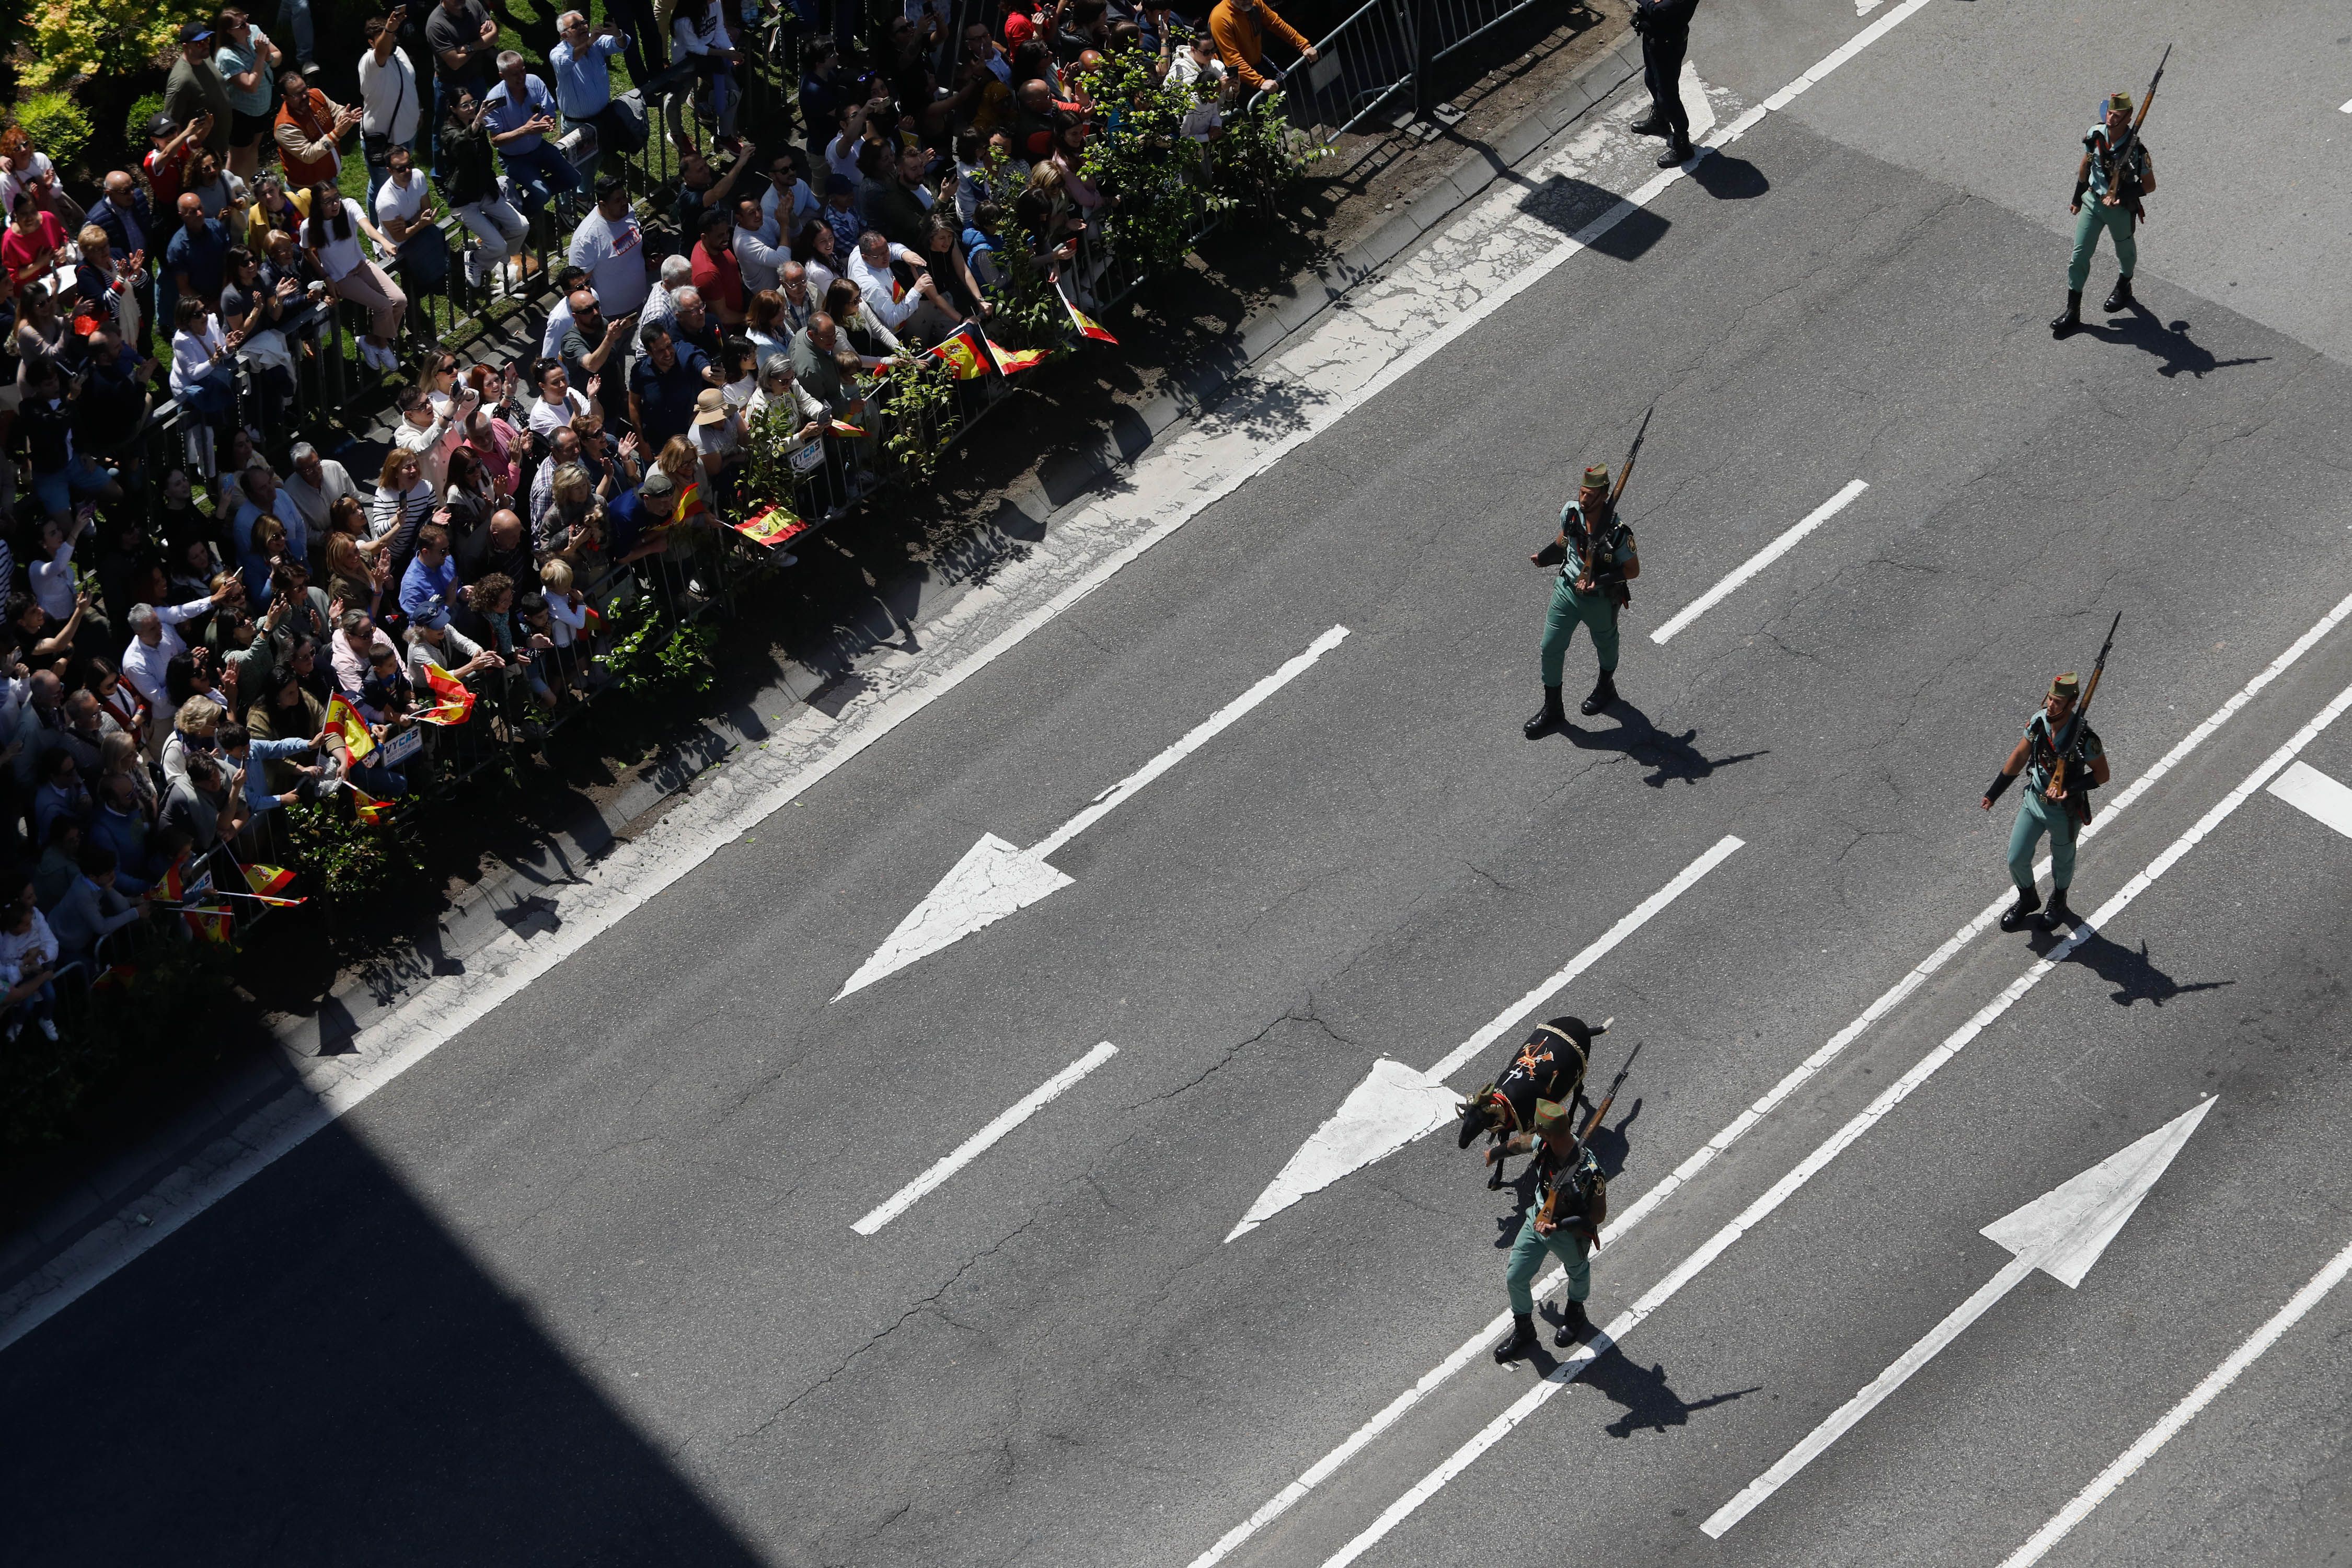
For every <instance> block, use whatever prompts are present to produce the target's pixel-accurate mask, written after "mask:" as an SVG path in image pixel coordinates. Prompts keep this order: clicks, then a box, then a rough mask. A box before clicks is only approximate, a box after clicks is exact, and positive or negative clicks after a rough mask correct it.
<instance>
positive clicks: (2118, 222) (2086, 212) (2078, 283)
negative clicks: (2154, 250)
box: [2066, 191, 2139, 294]
mask: <svg viewBox="0 0 2352 1568" xmlns="http://www.w3.org/2000/svg"><path fill="white" fill-rule="evenodd" d="M2103 228H2104V229H2105V230H2106V231H2107V232H2108V233H2109V234H2112V235H2114V236H2115V237H2116V271H2118V272H2120V273H2122V274H2123V275H2124V276H2125V277H2126V278H2128V277H2130V276H2131V275H2132V273H2133V271H2134V269H2136V268H2137V267H2138V265H2139V242H2138V241H2137V240H2136V239H2134V238H2133V237H2132V210H2131V208H2129V207H2111V206H2109V205H2107V204H2106V203H2105V202H2103V201H2101V200H2100V199H2099V198H2098V197H2097V196H2095V195H2092V194H2091V193H2090V192H2088V191H2084V193H2083V210H2082V212H2081V213H2079V214H2077V215H2076V216H2075V218H2074V260H2073V261H2072V262H2070V263H2068V264H2067V268H2066V287H2067V288H2069V289H2073V290H2074V292H2075V293H2077V294H2079V293H2081V292H2082V291H2083V283H2084V279H2088V278H2089V277H2090V276H2091V253H2092V252H2093V251H2095V250H2096V249H2098V248H2099V231H2100V230H2101V229H2103Z"/></svg>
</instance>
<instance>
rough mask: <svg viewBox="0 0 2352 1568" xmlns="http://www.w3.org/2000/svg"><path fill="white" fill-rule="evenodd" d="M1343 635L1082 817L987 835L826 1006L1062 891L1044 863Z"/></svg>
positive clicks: (1337, 629)
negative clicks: (1021, 836) (1049, 828)
mask: <svg viewBox="0 0 2352 1568" xmlns="http://www.w3.org/2000/svg"><path fill="white" fill-rule="evenodd" d="M1347 636H1348V628H1347V627H1345V626H1333V627H1332V628H1331V629H1330V630H1329V631H1328V632H1325V633H1324V634H1323V635H1322V636H1321V637H1317V638H1316V639H1315V640H1314V641H1313V642H1311V643H1309V644H1307V651H1306V652H1304V653H1301V654H1299V655H1297V657H1295V658H1291V659H1290V660H1288V661H1287V662H1286V663H1285V664H1284V665H1283V666H1282V668H1279V669H1277V670H1276V671H1275V672H1274V673H1273V674H1272V675H1269V676H1267V677H1266V678H1265V679H1264V680H1261V681H1259V682H1258V683H1257V684H1256V685H1255V686H1253V687H1251V688H1250V689H1248V690H1247V691H1244V692H1243V693H1242V694H1241V695H1240V696H1239V697H1236V698H1234V700H1232V701H1231V702H1228V703H1226V704H1225V705H1224V706H1223V708H1220V709H1218V710H1216V711H1215V712H1214V713H1213V714H1211V715H1210V716H1209V717H1208V718H1206V719H1204V720H1202V721H1201V722H1200V723H1198V724H1196V725H1194V726H1193V727H1192V731H1190V732H1189V733H1188V734H1186V735H1185V736H1184V738H1183V739H1182V740H1181V741H1179V742H1176V743H1175V744H1174V745H1172V746H1171V747H1169V748H1168V749H1167V750H1166V751H1164V752H1160V754H1159V755H1158V756H1156V757H1154V758H1152V759H1151V760H1150V762H1148V763H1144V764H1143V766H1141V767H1139V768H1138V769H1136V770H1135V772H1133V773H1129V774H1128V775H1127V777H1125V778H1123V779H1121V780H1119V781H1118V783H1117V784H1113V785H1111V786H1110V788H1108V789H1107V790H1105V791H1103V792H1102V794H1100V795H1097V796H1095V798H1094V800H1093V801H1092V802H1091V803H1089V804H1088V805H1087V808H1086V809H1085V810H1084V811H1081V812H1080V813H1078V814H1077V816H1074V817H1072V818H1070V820H1069V821H1067V822H1066V823H1064V824H1062V826H1059V827H1057V828H1055V829H1054V831H1053V832H1051V833H1049V834H1047V835H1046V836H1045V837H1043V838H1041V839H1039V840H1038V841H1037V842H1036V843H1035V844H1033V845H1031V846H1030V847H1028V848H1026V849H1016V848H1015V847H1013V846H1012V845H1010V844H1008V843H1006V842H1005V841H1004V840H1003V839H1002V838H999V837H996V835H994V834H992V833H983V834H982V835H981V837H980V842H979V843H977V844H974V845H973V846H972V847H971V848H970V849H967V850H965V851H964V856H963V858H962V859H961V860H959V861H957V862H956V863H955V867H954V868H953V869H952V870H950V871H949V872H948V874H947V875H946V876H944V877H942V878H940V880H939V885H938V886H936V887H934V888H933V889H931V890H930V891H929V893H927V894H925V895H924V896H923V901H922V902H921V903H919V904H917V905H916V906H915V907H914V909H913V910H912V911H911V912H909V913H908V916H907V918H906V919H905V920H902V921H899V922H898V929H897V930H895V931H892V932H891V933H890V935H889V937H888V938H887V940H886V941H884V942H883V943H882V945H881V946H880V947H878V948H877V949H875V951H874V956H873V957H871V958H869V959H867V960H866V963H864V965H863V966H861V967H860V968H859V969H858V971H857V973H855V974H853V975H851V976H850V977H849V979H848V981H847V982H846V983H845V984H844V985H843V986H842V988H841V989H840V990H838V991H836V992H835V993H834V995H833V999H834V1000H835V1001H836V1002H838V1001H840V1000H841V999H842V998H843V997H844V996H846V995H848V994H850V993H851V992H853V991H859V990H863V989H864V988H865V987H866V986H868V985H871V984H874V983H875V982H876V981H877V980H879V979H881V978H882V977H883V976H884V975H886V974H892V973H897V972H898V971H899V970H901V969H904V968H906V967H907V965H908V964H910V963H914V962H915V961H916V960H917V959H920V958H928V957H929V956H930V955H931V954H932V953H934V952H939V951H940V949H941V948H943V947H948V946H950V945H952V944H953V943H955V942H961V941H962V940H963V939H964V938H965V937H968V936H970V935H971V933H972V932H974V931H979V930H981V929H982V927H984V926H991V925H994V924H995V923H996V922H997V921H1001V920H1003V918H1004V917H1005V916H1007V915H1009V914H1011V913H1013V910H1022V909H1026V908H1028V907H1029V906H1030V905H1031V904H1034V903H1035V902H1036V901H1037V900H1040V899H1042V898H1044V897H1045V896H1046V895H1047V894H1048V893H1055V892H1059V891H1060V890H1061V889H1064V888H1066V887H1068V886H1069V885H1070V879H1069V878H1067V877H1066V876H1064V875H1063V874H1062V873H1061V872H1059V871H1057V870H1055V868H1053V867H1051V866H1048V865H1047V864H1046V863H1045V857H1046V856H1048V855H1051V854H1052V853H1054V851H1055V850H1056V849H1059V848H1060V847H1062V846H1064V845H1065V844H1067V843H1068V842H1069V841H1070V840H1071V839H1073V838H1076V837H1077V836H1078V835H1079V834H1081V833H1084V832H1085V831H1086V830H1087V828H1089V827H1092V826H1094V825H1095V824H1096V823H1097V822H1100V821H1101V820H1102V819H1103V818H1104V817H1106V816H1109V815H1110V813H1111V811H1112V810H1113V809H1114V808H1116V807H1117V806H1118V805H1119V804H1120V803H1121V802H1122V801H1124V800H1126V799H1127V798H1128V797H1129V796H1130V795H1133V794H1134V793H1135V792H1136V791H1137V790H1139V789H1141V788H1142V787H1143V786H1144V785H1145V784H1150V782H1151V781H1152V780H1153V779H1156V778H1158V777H1159V776H1160V774H1161V773H1166V772H1167V771H1168V770H1169V769H1170V768H1172V767H1174V766H1175V765H1176V764H1177V763H1181V762H1182V761H1183V760H1184V759H1185V758H1186V757H1189V756H1191V755H1192V753H1193V752H1197V751H1199V750H1200V749H1201V748H1202V746H1204V745H1206V744H1208V742H1211V741H1212V740H1214V739H1215V738H1216V737H1217V736H1218V735H1219V734H1221V733H1222V732H1223V731H1224V730H1225V729H1226V728H1227V727H1228V726H1230V725H1231V724H1233V723H1234V721H1235V720H1237V719H1239V718H1241V717H1242V715H1243V714H1244V713H1247V712H1248V711H1249V710H1251V709H1253V708H1255V707H1256V706H1257V705H1258V704H1259V703H1261V702H1263V701H1265V700H1266V699H1267V698H1269V697H1271V696H1273V695H1274V694H1275V693H1276V692H1277V691H1279V690H1281V689H1283V688H1284V687H1286V686H1287V685H1289V684H1290V683H1291V682H1292V681H1294V680H1296V679H1298V678H1299V677H1300V676H1302V675H1304V674H1306V673H1307V670H1308V669H1309V668H1313V666H1314V664H1315V661H1316V660H1317V659H1318V658H1322V657H1323V656H1324V655H1325V654H1327V653H1329V652H1330V651H1331V650H1332V649H1333V648H1335V647H1339V644H1340V643H1342V642H1343V641H1345V640H1346V639H1347Z"/></svg>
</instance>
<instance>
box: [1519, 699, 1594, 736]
mask: <svg viewBox="0 0 2352 1568" xmlns="http://www.w3.org/2000/svg"><path fill="white" fill-rule="evenodd" d="M1585 711H1586V712H1588V713H1589V712H1591V709H1589V708H1588V709H1586V710H1585ZM1567 727H1568V710H1567V709H1566V708H1564V707H1562V706H1561V705H1560V700H1559V687H1557V686H1547V687H1545V688H1544V705H1543V711H1542V712H1540V713H1538V714H1537V715H1536V716H1535V717H1534V718H1532V719H1530V720H1528V721H1527V722H1526V723H1525V724H1522V725H1521V726H1519V728H1520V730H1521V731H1522V732H1524V733H1525V734H1526V736H1527V738H1528V740H1530V741H1540V740H1542V739H1543V738H1544V737H1545V736H1546V735H1549V734H1550V733H1551V732H1552V731H1554V730H1564V729H1566V728H1567Z"/></svg>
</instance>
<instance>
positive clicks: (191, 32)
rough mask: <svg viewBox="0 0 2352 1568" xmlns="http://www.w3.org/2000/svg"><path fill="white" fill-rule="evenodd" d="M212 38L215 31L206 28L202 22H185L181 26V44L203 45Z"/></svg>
mask: <svg viewBox="0 0 2352 1568" xmlns="http://www.w3.org/2000/svg"><path fill="white" fill-rule="evenodd" d="M212 36H213V30H212V29H211V28H210V27H207V26H205V25H204V24H203V23H202V22H183V23H181V24H180V42H182V43H184V44H201V43H203V42H204V41H205V39H206V38H209V37H212Z"/></svg>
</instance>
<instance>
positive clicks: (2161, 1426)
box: [2000, 105, 2352, 1568]
mask: <svg viewBox="0 0 2352 1568" xmlns="http://www.w3.org/2000/svg"><path fill="white" fill-rule="evenodd" d="M2347 107H2352V105H2347ZM2347 1274H2352V1247H2346V1248H2345V1249H2344V1250H2343V1251H2341V1252H2339V1253H2337V1254H2336V1256H2335V1257H2333V1258H2329V1259H2328V1260H2327V1264H2326V1267H2325V1268H2321V1269H2320V1271H2319V1272H2318V1273H2316V1274H2315V1275H2313V1276H2312V1277H2311V1279H2309V1280H2307V1281H2306V1282H2305V1285H2304V1287H2303V1289H2300V1290H2297V1291H2296V1292H2295V1293H2294V1297H2293V1298H2292V1299H2291V1300H2289V1301H2288V1302H2287V1304H2286V1305H2285V1306H2284V1307H2281V1308H2280V1309H2279V1310H2277V1311H2276V1312H2274V1313H2273V1314H2272V1315H2271V1321H2269V1322H2267V1323H2264V1324H2263V1326H2262V1327H2261V1328H2259V1329H2257V1330H2255V1331H2254V1333H2253V1337H2252V1338H2251V1339H2249V1340H2248V1341H2247V1342H2245V1343H2244V1344H2242V1345H2240V1346H2239V1347H2238V1348H2237V1349H2236V1350H2234V1351H2232V1352H2230V1358H2229V1359H2228V1360H2227V1361H2225V1362H2223V1363H2221V1365H2220V1366H2217V1367H2215V1368H2214V1369H2213V1370H2212V1371H2211V1372H2210V1373H2206V1374H2205V1381H2204V1382H2202V1383H2200V1384H2198V1385H2197V1386H2196V1387H2195V1388H2193V1389H2191V1390H2189V1396H2188V1397H2187V1398H2185V1399H2183V1400H2182V1401H2181V1402H2180V1403H2179V1404H2178V1405H2174V1406H2173V1407H2172V1408H2171V1409H2169V1410H2168V1411H2166V1412H2165V1413H2164V1419H2162V1420H2161V1421H2158V1423H2157V1424H2156V1425H2155V1426H2151V1427H2149V1428H2148V1429H2147V1431H2145V1432H2143V1433H2141V1434H2140V1435H2139V1440H2138V1441H2137V1442H2136V1443H2134V1444H2133V1445H2132V1446H2131V1447H2128V1448H2126V1449H2125V1450H2124V1451H2123V1452H2122V1453H2121V1454H2120V1455H2118V1456H2117V1457H2116V1462H2115V1463H2114V1464H2112V1465H2109V1466H2108V1467H2107V1468H2105V1469H2104V1470H2101V1471H2100V1472H2099V1473H2098V1475H2097V1476H2095V1477H2094V1478H2093V1479H2092V1481H2091V1484H2090V1485H2089V1486H2086V1487H2084V1489H2082V1490H2081V1491H2079V1492H2077V1493H2075V1494H2074V1501H2072V1502H2070V1503H2068V1504H2067V1505H2066V1506H2065V1507H2064V1508H2062V1509H2060V1510H2058V1511H2057V1512H2056V1513H2055V1514H2053V1516H2052V1517H2051V1520H2050V1522H2049V1523H2047V1524H2045V1525H2043V1526H2042V1528H2041V1529H2040V1530H2037V1531H2034V1532H2033V1536H2032V1539H2031V1540H2029V1541H2028V1542H2026V1543H2025V1544H2024V1545H2022V1546H2021V1547H2019V1548H2018V1549H2017V1550H2016V1551H2015V1552H2011V1553H2010V1554H2009V1558H2008V1560H2007V1561H2006V1562H2004V1563H2001V1565H2000V1568H2032V1565H2033V1564H2034V1563H2039V1562H2041V1561H2042V1558H2043V1557H2044V1556H2045V1555H2046V1554H2048V1552H2049V1551H2050V1549H2051V1548H2052V1547H2053V1546H2055V1545H2057V1544H2058V1543H2059V1542H2061V1541H2063V1540H2065V1539H2066V1537H2067V1535H2068V1534H2069V1533H2071V1532H2072V1531H2073V1530H2074V1527H2075V1526H2076V1525H2078V1524H2080V1523H2082V1522H2083V1521H2084V1520H2085V1519H2088V1518H2089V1517H2090V1514H2091V1510H2093V1509H2095V1508H2096V1507H2098V1506H2099V1504H2101V1503H2102V1502H2105V1500H2106V1498H2107V1494H2108V1493H2109V1492H2112V1491H2114V1490H2115V1489H2116V1488H2117V1487H2119V1486H2121V1485H2123V1484H2124V1482H2126V1481H2127V1480H2129V1479H2131V1478H2132V1477H2133V1476H2134V1475H2136V1474H2137V1473H2138V1470H2139V1468H2140V1467H2141V1466H2142V1465H2145V1464H2147V1462H2148V1460H2149V1459H2150V1458H2154V1457H2155V1455H2156V1451H2157V1450H2158V1448H2161V1447H2164V1446H2165V1445H2166V1444H2167V1443H2169V1442H2171V1441H2172V1438H2173V1435H2174V1434H2175V1433H2177V1432H2179V1430H2180V1429H2181V1428H2182V1427H2183V1426H2188V1425H2189V1422H2190V1421H2191V1420H2193V1419H2194V1418H2195V1417H2196V1415H2197V1413H2198V1412H2199V1411H2200V1410H2202V1409H2204V1408H2205V1407H2206V1406H2207V1405H2210V1404H2212V1403H2213V1401H2214V1400H2215V1399H2216V1398H2218V1397H2220V1395H2221V1391H2222V1390H2224V1389H2226V1388H2228V1387H2229V1386H2230V1385H2231V1384H2233V1383H2235V1382H2237V1381H2238V1374H2239V1373H2242V1372H2244V1371H2245V1370H2246V1369H2247V1368H2248V1367H2250V1366H2252V1365H2253V1364H2254V1363H2256V1362H2257V1361H2260V1360H2261V1359H2262V1357H2263V1352H2265V1351H2267V1350H2269V1349H2270V1348H2271V1347H2272V1346H2273V1345H2274V1344H2276V1343H2278V1342H2279V1340H2280V1339H2281V1338H2282V1337H2284V1334H2285V1333H2286V1331H2288V1330H2289V1329H2291V1328H2293V1327H2294V1326H2295V1324H2297V1323H2299V1322H2301V1321H2303V1318H2304V1314H2305V1313H2306V1312H2308V1311H2310V1310H2312V1309H2313V1308H2314V1307H2315V1306H2317V1305H2319V1303H2320V1300H2321V1299H2322V1298H2324V1297H2325V1296H2326V1294H2327V1293H2328V1292H2329V1291H2330V1290H2333V1289H2336V1286H2338V1285H2341V1284H2342V1283H2343V1282H2344V1277H2345V1275H2347Z"/></svg>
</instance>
